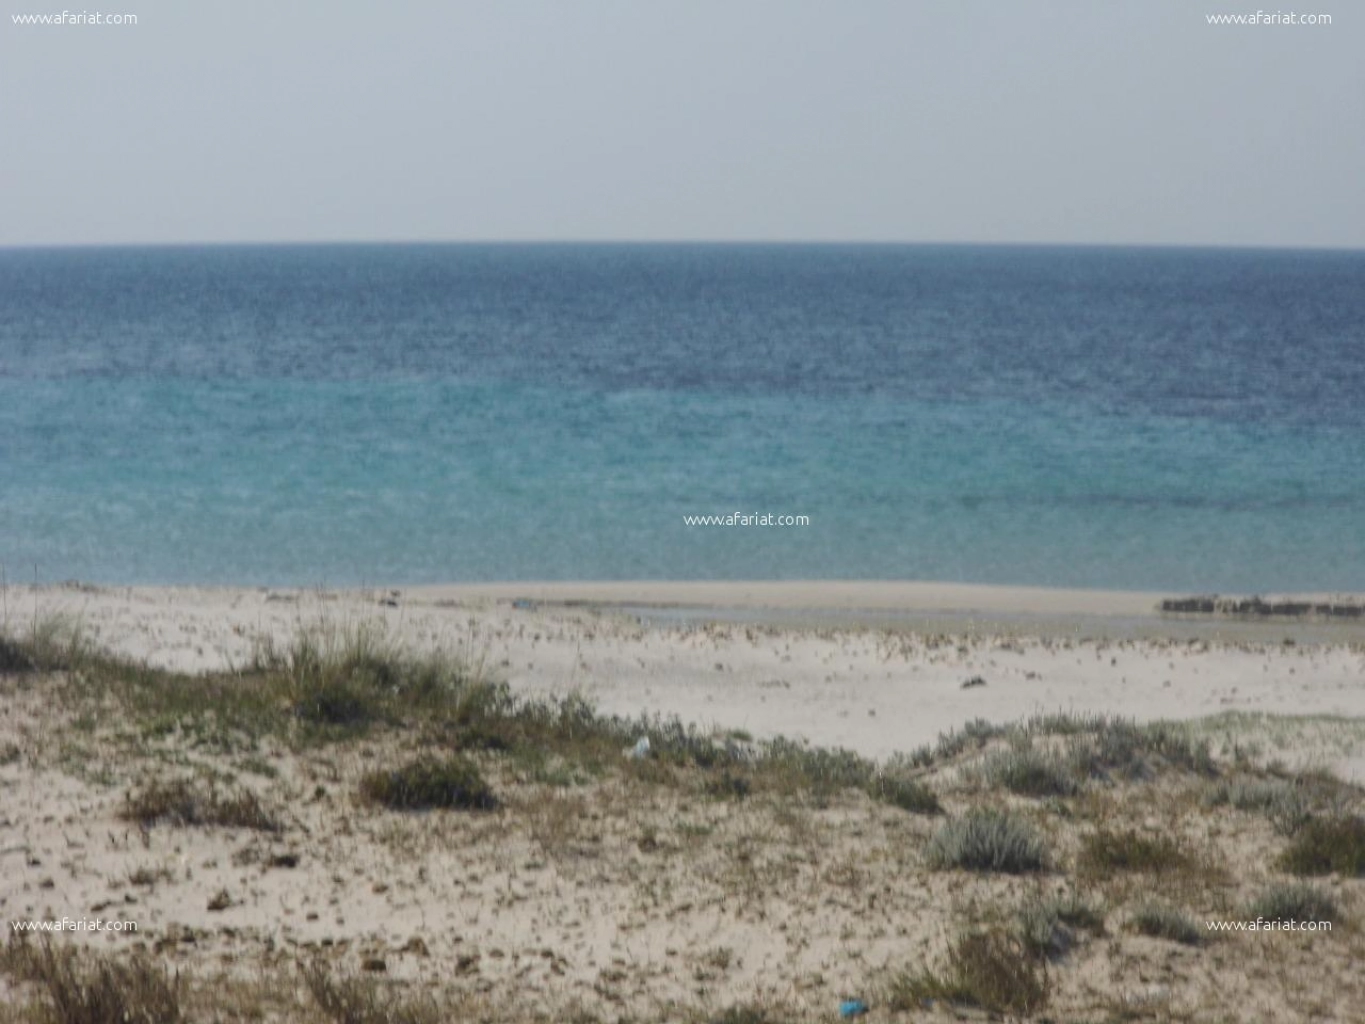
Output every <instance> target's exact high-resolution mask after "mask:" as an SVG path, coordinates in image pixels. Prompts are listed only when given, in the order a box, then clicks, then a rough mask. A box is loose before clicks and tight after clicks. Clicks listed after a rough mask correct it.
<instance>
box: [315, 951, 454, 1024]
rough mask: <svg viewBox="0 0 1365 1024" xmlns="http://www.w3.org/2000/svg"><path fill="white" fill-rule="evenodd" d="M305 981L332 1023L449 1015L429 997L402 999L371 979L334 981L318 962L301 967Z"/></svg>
mask: <svg viewBox="0 0 1365 1024" xmlns="http://www.w3.org/2000/svg"><path fill="white" fill-rule="evenodd" d="M301 970H302V972H303V980H304V984H305V985H307V986H308V991H309V993H310V994H311V995H312V997H313V1000H314V1001H315V1002H316V1003H317V1005H318V1008H319V1009H320V1010H322V1012H323V1013H324V1014H325V1015H326V1017H327V1019H328V1020H331V1021H333V1022H334V1024H445V1022H446V1021H449V1020H451V1019H452V1018H451V1016H450V1015H448V1014H446V1013H444V1012H442V1011H441V1009H440V1008H439V1007H438V1006H437V1005H436V1004H435V1003H434V1002H433V1001H431V1000H429V999H420V1000H417V999H403V998H400V997H398V996H396V995H393V994H392V993H388V992H385V991H384V990H383V989H382V988H381V987H380V986H379V984H378V983H377V982H376V981H374V980H373V979H372V978H359V977H350V978H343V979H341V980H339V981H338V980H336V979H334V978H333V977H332V974H331V972H330V971H329V970H328V969H327V967H326V966H325V965H324V964H323V963H322V962H320V961H315V962H313V963H310V964H306V965H304V966H302V967H301Z"/></svg>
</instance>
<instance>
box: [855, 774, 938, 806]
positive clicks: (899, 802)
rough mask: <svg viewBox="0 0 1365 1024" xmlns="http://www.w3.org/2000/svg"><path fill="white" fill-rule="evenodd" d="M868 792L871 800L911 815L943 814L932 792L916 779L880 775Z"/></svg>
mask: <svg viewBox="0 0 1365 1024" xmlns="http://www.w3.org/2000/svg"><path fill="white" fill-rule="evenodd" d="M869 792H870V793H871V795H872V797H873V799H876V800H880V801H882V802H883V803H888V804H891V805H892V806H893V807H899V808H900V809H901V810H903V811H909V812H910V813H911V814H942V813H943V807H942V805H941V804H940V803H939V802H938V797H937V796H936V795H935V794H934V791H933V790H932V789H930V788H929V787H928V786H926V785H925V784H924V783H922V782H920V781H918V780H917V779H908V778H905V777H904V776H900V775H893V774H881V775H878V776H877V777H876V778H875V779H874V780H873V781H872V783H871V785H870V787H869Z"/></svg>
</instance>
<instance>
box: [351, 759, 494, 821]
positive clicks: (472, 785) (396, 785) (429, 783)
mask: <svg viewBox="0 0 1365 1024" xmlns="http://www.w3.org/2000/svg"><path fill="white" fill-rule="evenodd" d="M360 792H361V794H362V795H363V796H365V797H366V799H369V800H373V801H374V802H375V803H378V804H383V805H384V806H385V807H388V808H390V809H392V810H399V811H415V810H426V809H429V808H438V807H442V808H452V809H458V810H466V811H486V810H491V809H492V808H494V807H496V806H497V804H498V801H497V798H496V797H494V795H493V790H492V789H491V788H490V787H489V785H488V783H487V782H486V781H484V778H483V775H482V774H481V773H480V772H479V767H478V765H476V764H475V763H474V762H473V761H471V760H469V759H468V758H466V757H462V756H460V755H458V754H457V755H455V756H452V757H447V758H446V759H445V760H436V759H435V758H432V757H419V758H417V759H416V760H415V761H409V762H408V763H407V764H405V765H403V766H402V767H401V768H397V769H394V770H393V771H376V772H370V773H369V774H368V775H366V776H365V777H364V778H363V779H361V782H360Z"/></svg>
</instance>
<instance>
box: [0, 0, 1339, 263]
mask: <svg viewBox="0 0 1365 1024" xmlns="http://www.w3.org/2000/svg"><path fill="white" fill-rule="evenodd" d="M1267 2H1268V0H1245V2H1240V3H1239V2H1236V0H1231V2H1229V0H1128V2H1126V3H1124V2H1101V0H1068V2H1042V0H1035V2H1023V0H991V2H978V0H936V2H919V0H886V2H883V0H821V2H805V0H782V2H777V0H771V2H768V0H716V2H713V0H619V2H600V0H478V2H473V0H468V2H466V0H439V2H427V0H406V2H400V3H387V4H385V3H379V2H378V0H375V2H372V3H359V2H355V0H328V2H321V0H289V2H280V0H269V2H261V0H232V2H230V3H229V2H224V0H193V2H189V0H175V2H166V0H91V3H90V5H89V6H87V7H84V8H82V7H80V6H78V5H79V3H80V0H55V2H54V0H4V3H3V5H4V8H5V18H4V23H3V24H2V25H0V244H4V245H26V244H67V243H106V242H187V241H188V242H202V241H284V240H381V239H382V240H390V239H393V240H398V239H451V240H466V239H775V240H776V239H783V240H785V239H793V240H796V239H810V240H864V239H868V240H873V239H875V240H903V241H962V242H977V241H997V242H1086V243H1089V242H1097V243H1111V242H1112V243H1125V242H1128V243H1177V244H1230V245H1305V246H1317V245H1323V246H1353V247H1361V246H1365V9H1363V8H1362V7H1361V4H1360V3H1359V2H1358V0H1357V2H1352V3H1345V2H1343V0H1303V2H1304V3H1307V4H1309V6H1308V7H1307V8H1305V9H1300V8H1297V7H1294V6H1292V4H1288V3H1287V4H1286V6H1284V7H1282V8H1278V9H1277V8H1275V7H1273V6H1271V7H1268V8H1263V9H1262V10H1263V11H1265V12H1266V13H1273V12H1275V11H1276V10H1279V11H1281V12H1283V13H1285V14H1287V13H1289V12H1290V11H1291V10H1292V11H1296V12H1297V13H1299V14H1303V13H1307V12H1309V11H1311V12H1313V13H1319V14H1329V15H1331V17H1332V20H1333V24H1332V25H1330V26H1316V27H1309V26H1293V27H1290V26H1283V25H1265V24H1262V25H1257V26H1250V25H1243V26H1222V27H1214V26H1210V25H1209V24H1208V23H1207V20H1206V15H1207V14H1210V13H1242V14H1254V13H1255V12H1256V10H1257V7H1256V4H1258V3H1267ZM63 3H66V4H75V5H77V6H73V7H69V8H67V10H68V12H69V14H77V13H80V12H81V11H85V12H87V13H89V14H92V15H93V14H94V13H95V12H97V11H98V12H100V13H102V14H103V15H104V16H105V17H108V16H109V15H110V14H114V13H119V14H125V13H126V14H134V15H136V16H137V24H136V25H135V26H128V25H125V26H113V25H74V26H73V25H69V24H68V25H62V26H58V25H16V24H15V23H14V18H13V16H14V15H16V14H30V13H36V14H59V13H60V12H61V6H60V4H63Z"/></svg>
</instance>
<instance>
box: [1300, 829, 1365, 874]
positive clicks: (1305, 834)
mask: <svg viewBox="0 0 1365 1024" xmlns="http://www.w3.org/2000/svg"><path fill="white" fill-rule="evenodd" d="M1280 864H1281V866H1282V867H1283V868H1284V869H1285V870H1286V871H1292V872H1293V873H1294V874H1296V875H1326V874H1331V873H1333V872H1336V873H1337V874H1340V875H1346V876H1347V877H1360V876H1362V875H1365V818H1362V817H1360V816H1359V815H1346V814H1342V815H1334V816H1331V817H1325V818H1313V819H1311V820H1309V821H1308V822H1306V823H1305V824H1304V825H1303V827H1302V828H1300V829H1299V830H1298V832H1297V833H1296V834H1295V836H1294V838H1293V840H1292V841H1291V842H1290V844H1289V848H1288V849H1287V850H1285V852H1284V855H1283V856H1282V857H1281V859H1280Z"/></svg>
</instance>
